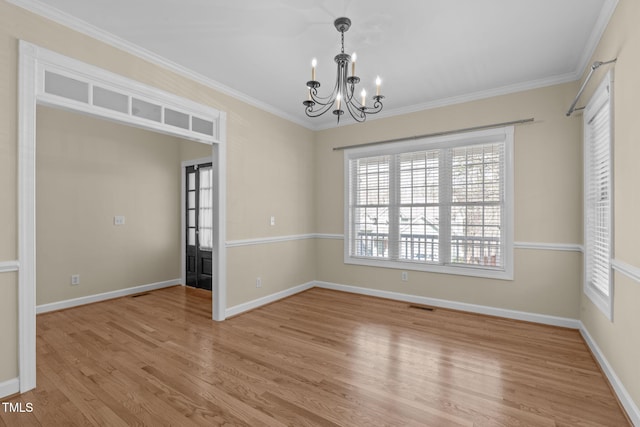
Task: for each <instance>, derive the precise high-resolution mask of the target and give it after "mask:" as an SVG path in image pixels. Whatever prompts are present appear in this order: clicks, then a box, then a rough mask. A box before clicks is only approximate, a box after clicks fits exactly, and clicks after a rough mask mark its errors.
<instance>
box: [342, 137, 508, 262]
mask: <svg viewBox="0 0 640 427" xmlns="http://www.w3.org/2000/svg"><path fill="white" fill-rule="evenodd" d="M461 139H463V138H461ZM382 151H384V152H383V153H381V152H376V150H374V149H368V150H364V151H362V152H361V154H359V155H356V154H350V155H349V156H348V165H347V166H346V167H347V170H346V171H347V176H348V183H349V184H348V188H346V191H347V193H348V195H347V197H346V200H347V202H348V207H347V211H348V212H347V218H348V227H347V230H345V235H347V236H348V239H346V241H345V244H346V245H347V246H346V247H345V256H346V258H351V261H354V259H355V262H354V263H358V261H357V259H367V260H371V261H374V262H375V261H376V260H380V261H384V262H387V261H390V262H398V263H404V265H403V267H402V268H411V266H414V267H415V266H420V265H421V266H426V267H427V268H426V269H428V267H429V266H447V267H474V268H480V269H489V270H491V269H493V270H501V271H504V270H505V267H506V265H505V264H506V257H505V252H506V250H507V248H506V243H507V241H506V238H507V236H506V233H505V230H508V229H509V226H508V224H507V214H506V213H507V200H506V182H507V179H506V157H505V154H506V137H505V133H504V132H503V133H502V134H500V135H498V136H496V137H492V138H484V137H483V138H478V139H474V138H472V137H468V135H467V136H466V137H465V138H464V139H463V141H459V140H457V139H456V138H448V142H447V143H435V144H430V143H429V142H428V141H425V142H423V144H422V146H420V144H413V145H412V146H409V147H407V146H406V144H397V145H396V146H395V147H393V148H386V149H383V150H382ZM369 153H371V154H373V155H368V154H369ZM387 265H388V264H387ZM418 269H422V268H418Z"/></svg>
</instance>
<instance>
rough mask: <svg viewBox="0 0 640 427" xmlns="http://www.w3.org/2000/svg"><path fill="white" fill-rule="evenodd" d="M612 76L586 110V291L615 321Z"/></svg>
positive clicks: (607, 78)
mask: <svg viewBox="0 0 640 427" xmlns="http://www.w3.org/2000/svg"><path fill="white" fill-rule="evenodd" d="M611 88H612V80H611V73H609V74H607V76H606V78H605V79H604V80H603V82H602V83H601V84H600V86H598V88H597V89H596V92H595V93H594V94H593V97H592V98H591V100H590V101H589V103H588V104H587V107H586V108H585V110H584V116H583V120H584V185H585V189H584V195H585V197H584V199H585V200H584V205H585V206H584V215H585V217H584V242H585V263H584V264H585V274H584V277H585V284H584V292H585V294H586V295H587V296H588V297H589V298H590V299H591V301H593V303H594V304H595V305H596V306H597V307H598V308H599V309H600V310H601V311H602V312H603V313H604V314H605V315H606V316H607V317H609V319H612V302H611V301H612V298H611V293H612V292H611V288H612V274H611V257H612V248H613V245H612V235H611V230H612V227H611V221H612V215H611V213H612V195H613V193H612V182H611V181H612V175H611V139H612V138H611V133H612V132H611Z"/></svg>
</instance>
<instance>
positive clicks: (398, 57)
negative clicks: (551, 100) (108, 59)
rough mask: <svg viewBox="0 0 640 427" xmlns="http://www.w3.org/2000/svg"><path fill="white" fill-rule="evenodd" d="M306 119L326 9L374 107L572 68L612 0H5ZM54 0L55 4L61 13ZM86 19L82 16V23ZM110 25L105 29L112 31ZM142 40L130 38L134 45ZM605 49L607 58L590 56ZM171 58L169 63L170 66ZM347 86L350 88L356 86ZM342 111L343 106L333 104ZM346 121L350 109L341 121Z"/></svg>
mask: <svg viewBox="0 0 640 427" xmlns="http://www.w3.org/2000/svg"><path fill="white" fill-rule="evenodd" d="M9 1H11V2H12V3H15V4H17V5H19V6H22V7H25V8H28V9H31V10H33V11H35V12H37V13H40V14H42V15H45V16H47V17H49V18H52V19H55V20H57V21H58V22H62V23H64V24H66V25H69V26H71V27H73V28H76V29H79V30H81V31H83V32H85V33H89V34H90V35H93V36H96V37H99V38H101V39H103V40H106V41H108V42H110V43H112V44H116V45H118V46H119V47H123V46H124V47H125V48H127V49H128V50H130V51H134V52H136V53H138V54H142V55H143V56H145V57H147V58H150V59H152V60H155V61H156V62H161V63H163V64H165V65H166V64H169V65H170V66H172V67H174V66H175V65H177V66H178V68H179V69H180V70H181V71H182V72H183V73H186V74H188V75H191V76H192V77H193V76H195V77H196V78H197V79H198V80H200V81H205V82H206V83H208V84H210V85H211V86H214V87H216V88H218V89H221V90H223V91H225V92H226V93H230V94H233V95H234V96H237V97H239V98H240V99H243V100H245V101H248V102H250V103H252V104H254V105H257V106H259V107H262V108H265V109H268V110H270V111H273V112H274V113H275V114H277V115H280V116H282V117H285V118H287V119H289V120H292V121H294V122H297V123H300V124H303V125H304V126H307V127H309V128H311V129H323V128H327V127H332V126H335V116H333V115H331V114H327V115H325V116H323V117H321V118H316V119H312V118H307V117H306V116H305V114H304V107H303V105H302V101H303V100H304V99H305V97H306V90H305V88H306V86H305V83H306V81H307V80H309V79H310V77H311V70H310V68H311V66H310V63H311V59H312V58H314V57H315V58H317V59H318V71H317V79H318V80H319V81H320V82H321V83H322V84H323V86H322V87H321V88H320V92H321V93H320V94H321V95H322V94H323V92H322V89H325V90H328V88H329V87H333V84H334V82H335V73H336V69H335V67H336V66H335V62H334V60H333V57H334V56H335V55H336V54H337V53H338V52H339V50H340V33H338V32H337V31H336V29H335V28H334V26H333V21H334V19H335V18H337V17H340V16H347V17H349V18H350V19H351V20H352V23H353V24H352V27H351V29H350V30H349V31H348V32H347V33H345V51H346V52H347V53H351V52H353V51H355V52H357V53H358V65H357V67H358V70H357V71H358V73H357V74H358V75H359V76H360V77H361V79H362V83H361V84H360V86H362V85H364V86H365V88H367V89H368V90H367V92H368V93H372V91H373V90H374V89H375V87H374V80H375V77H376V75H380V76H381V77H382V79H383V84H382V94H383V95H385V96H386V99H385V108H384V110H383V112H382V113H381V114H380V115H379V116H389V115H395V114H401V113H406V112H410V111H417V110H421V109H425V108H430V107H434V106H440V105H446V104H451V103H455V102H461V101H466V100H471V99H478V98H483V97H487V96H492V95H497V94H502V93H509V92H514V91H518V90H523V89H529V88H534V87H541V86H546V85H550V84H554V83H561V82H567V81H572V80H576V79H578V78H579V77H580V76H581V74H582V71H583V70H584V68H585V67H586V66H587V65H588V64H587V61H589V58H590V56H591V54H592V52H593V49H594V48H595V46H596V44H597V42H598V40H599V38H600V36H601V34H602V32H603V30H604V28H605V26H606V24H607V22H608V19H609V17H610V16H611V13H612V12H613V9H614V8H615V5H616V4H617V0H482V1H479V0H396V1H388V0H367V1H364V0H360V1H356V0H234V1H230V0H226V1H225V0H180V1H175V0H174V1H172V0H91V1H87V0H41V1H38V0H9ZM61 12H62V13H61ZM87 24H90V25H87ZM113 36H116V37H113ZM140 48H142V49H140ZM598 59H601V60H607V59H609V58H598ZM174 68H175V67H174ZM358 93H359V89H358ZM343 117H344V116H343ZM343 122H344V123H352V120H350V118H348V119H346V120H345V119H344V118H343V119H342V120H341V124H342V123H343Z"/></svg>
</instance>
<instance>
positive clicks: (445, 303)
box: [315, 281, 580, 329]
mask: <svg viewBox="0 0 640 427" xmlns="http://www.w3.org/2000/svg"><path fill="white" fill-rule="evenodd" d="M315 286H316V287H318V288H324V289H333V290H336V291H343V292H351V293H355V294H361V295H369V296H373V297H379V298H387V299H392V300H396V301H405V302H410V303H414V304H422V305H430V306H434V307H441V308H450V309H452V310H460V311H467V312H470V313H478V314H486V315H488V316H497V317H504V318H507V319H515V320H524V321H527V322H534V323H542V324H545V325H553V326H561V327H564V328H571V329H579V328H580V321H579V320H577V319H571V318H568V317H558V316H550V315H547V314H538V313H530V312H526V311H518V310H509V309H506V308H497V307H489V306H486V305H477V304H469V303H464V302H457V301H450V300H444V299H438V298H429V297H422V296H417V295H410V294H403V293H399V292H391V291H383V290H378V289H370V288H362V287H359V286H350V285H342V284H338V283H330V282H321V281H317V282H315Z"/></svg>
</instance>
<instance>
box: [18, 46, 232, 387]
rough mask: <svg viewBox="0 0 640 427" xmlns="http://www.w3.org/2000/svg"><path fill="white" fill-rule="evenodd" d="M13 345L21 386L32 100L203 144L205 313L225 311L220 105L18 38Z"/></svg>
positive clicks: (30, 261)
mask: <svg viewBox="0 0 640 427" xmlns="http://www.w3.org/2000/svg"><path fill="white" fill-rule="evenodd" d="M19 51H20V57H19V65H20V66H19V89H18V103H19V109H18V111H19V113H18V122H19V131H18V169H19V172H18V223H19V229H18V258H19V259H18V272H19V274H18V313H19V314H18V353H19V366H18V371H19V383H20V387H19V388H20V392H21V393H24V392H26V391H28V390H31V389H33V388H35V386H36V206H35V205H36V203H35V200H36V179H35V175H36V105H44V106H48V107H53V108H59V109H64V110H68V111H75V112H79V113H82V114H86V115H90V116H94V117H98V118H103V119H107V120H111V121H114V122H118V123H123V124H127V125H131V126H134V127H139V128H142V129H147V130H151V131H154V132H159V133H165V134H168V135H173V136H178V137H181V138H184V139H187V140H191V141H195V142H198V143H202V144H206V145H208V146H209V147H210V150H211V151H210V152H211V155H212V159H214V162H213V166H214V169H213V170H214V171H215V173H216V174H217V179H215V180H214V181H213V188H212V189H211V193H212V197H213V200H215V201H216V203H215V204H212V218H211V223H212V224H213V227H214V230H215V231H216V232H215V233H213V243H212V246H213V248H212V255H213V256H212V259H213V260H214V262H215V263H216V265H215V268H213V269H212V273H213V277H212V282H213V283H212V290H213V298H212V318H213V319H214V320H219V321H221V320H224V319H225V317H226V313H225V312H226V247H225V239H226V233H225V223H226V210H225V206H224V200H225V199H226V181H225V179H226V163H225V162H226V144H225V141H226V113H225V112H223V111H219V110H216V109H214V108H212V107H210V106H207V105H203V104H199V103H196V102H193V101H191V100H189V99H186V98H183V97H180V96H176V95H175V94H172V93H169V92H164V91H162V90H160V89H158V88H156V87H152V86H147V85H144V84H142V83H140V82H137V81H134V80H131V79H129V78H126V77H123V76H120V75H117V74H114V73H111V72H108V71H106V70H104V69H101V68H99V67H95V66H92V65H89V64H86V63H83V62H81V61H77V60H74V59H72V58H69V57H66V56H63V55H60V54H58V53H55V52H52V51H49V50H47V49H44V48H41V47H39V46H36V45H33V44H31V43H28V42H25V41H23V40H20V45H19Z"/></svg>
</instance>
